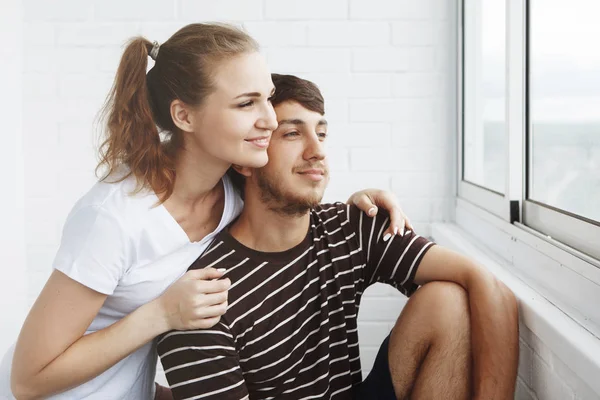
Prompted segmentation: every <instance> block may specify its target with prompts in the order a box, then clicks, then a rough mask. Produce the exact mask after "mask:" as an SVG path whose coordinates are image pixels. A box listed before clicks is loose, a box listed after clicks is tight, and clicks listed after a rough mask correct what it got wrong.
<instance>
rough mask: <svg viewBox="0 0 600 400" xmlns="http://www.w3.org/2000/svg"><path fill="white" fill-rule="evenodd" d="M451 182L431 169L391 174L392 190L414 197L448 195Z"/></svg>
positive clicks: (449, 194)
mask: <svg viewBox="0 0 600 400" xmlns="http://www.w3.org/2000/svg"><path fill="white" fill-rule="evenodd" d="M451 188H452V182H451V181H450V180H449V179H447V177H446V176H445V175H442V174H439V173H438V172H433V171H415V172H410V173H409V172H404V173H402V174H394V175H392V191H393V192H394V193H399V194H400V195H411V196H415V197H424V198H430V197H444V196H447V197H450V196H451V195H452V189H451Z"/></svg>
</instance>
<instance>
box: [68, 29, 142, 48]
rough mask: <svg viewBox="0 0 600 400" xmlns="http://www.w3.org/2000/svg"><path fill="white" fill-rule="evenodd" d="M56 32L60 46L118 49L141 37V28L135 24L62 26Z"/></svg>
mask: <svg viewBox="0 0 600 400" xmlns="http://www.w3.org/2000/svg"><path fill="white" fill-rule="evenodd" d="M56 30H57V32H56V37H57V38H56V43H57V45H58V46H78V47H99V46H113V47H116V46H123V45H125V43H126V42H127V41H128V40H129V39H130V38H132V37H134V36H137V35H140V29H139V26H138V24H135V23H96V24H90V23H85V24H80V23H77V24H61V25H60V26H58V27H57V29H56Z"/></svg>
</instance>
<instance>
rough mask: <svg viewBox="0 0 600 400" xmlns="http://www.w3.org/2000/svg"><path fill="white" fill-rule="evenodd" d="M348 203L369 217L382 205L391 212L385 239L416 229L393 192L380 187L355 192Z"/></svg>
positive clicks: (375, 213)
mask: <svg viewBox="0 0 600 400" xmlns="http://www.w3.org/2000/svg"><path fill="white" fill-rule="evenodd" d="M346 203H347V204H354V205H355V206H357V207H358V208H360V209H361V210H362V211H363V212H364V213H366V214H367V215H368V216H369V217H374V216H375V215H377V210H378V207H382V208H383V209H384V210H386V211H387V212H388V213H389V214H390V226H389V227H388V229H386V231H385V234H384V236H383V240H386V241H387V240H388V239H389V238H390V237H391V236H392V235H396V234H400V236H403V235H404V231H405V229H406V230H414V228H413V226H412V224H411V223H410V220H409V219H408V217H407V216H406V214H404V211H402V208H400V204H399V203H398V199H397V198H396V196H395V195H394V194H393V193H390V192H387V191H385V190H380V189H365V190H361V191H360V192H356V193H354V194H353V195H352V196H350V198H349V199H348V201H346Z"/></svg>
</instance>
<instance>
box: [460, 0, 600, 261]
mask: <svg viewBox="0 0 600 400" xmlns="http://www.w3.org/2000/svg"><path fill="white" fill-rule="evenodd" d="M474 3H476V1H475V0H459V3H458V43H457V47H458V70H457V82H458V86H457V104H458V118H457V120H458V121H457V132H458V148H457V152H458V158H457V161H458V166H457V167H458V171H457V172H458V174H457V178H458V179H457V189H458V190H457V191H458V193H457V195H458V198H460V199H462V200H465V201H467V202H469V203H471V204H474V205H476V206H477V207H479V208H481V209H483V210H485V211H487V212H490V213H492V214H494V215H496V216H497V217H500V218H501V219H503V220H505V221H507V222H508V223H511V224H515V225H517V226H519V227H521V228H523V229H526V230H528V231H531V232H535V233H536V234H537V235H538V236H539V237H542V238H544V240H546V241H548V242H550V243H552V244H554V245H556V246H558V247H559V248H561V249H563V250H566V251H568V252H569V253H571V254H572V255H574V256H576V257H578V258H580V259H583V260H585V261H586V262H588V263H590V264H592V265H594V266H595V267H597V268H600V245H598V244H600V221H599V222H596V221H591V220H589V219H586V218H583V217H579V216H575V215H573V214H571V213H569V212H567V211H564V210H558V209H556V208H554V207H551V206H548V205H545V204H542V203H540V202H537V201H534V200H530V199H529V198H528V185H527V184H528V179H529V176H528V173H529V171H530V168H531V164H530V163H531V160H530V156H529V155H530V152H529V149H530V133H531V119H530V117H529V107H530V103H531V102H530V91H529V82H528V81H529V79H528V78H529V74H530V71H529V49H530V35H529V26H530V18H529V4H530V0H505V6H506V21H505V26H506V41H505V45H506V51H505V54H506V65H505V70H506V82H505V83H506V91H505V93H506V96H505V101H506V103H505V112H506V115H505V120H506V124H505V127H506V132H505V134H506V138H507V146H506V149H507V154H506V157H507V163H506V168H507V171H506V174H505V175H506V184H505V191H504V194H501V193H498V192H495V191H492V190H490V189H488V188H485V187H482V186H480V185H477V184H474V183H471V182H468V181H466V180H464V163H465V160H464V137H465V132H466V131H465V129H466V127H465V117H466V116H465V97H466V96H465V93H466V92H467V91H468V90H469V89H471V90H472V87H473V86H472V85H471V86H468V82H466V81H465V65H466V64H467V63H471V65H473V63H474V60H473V57H476V56H477V57H478V56H479V55H477V54H470V55H466V54H465V51H464V50H465V43H466V42H465V40H466V36H467V33H466V32H465V21H464V19H465V7H466V6H467V5H469V4H474ZM477 3H479V2H477ZM479 4H480V3H479ZM476 18H481V14H480V13H479V14H478V15H476ZM478 51H479V50H478ZM475 84H477V83H475Z"/></svg>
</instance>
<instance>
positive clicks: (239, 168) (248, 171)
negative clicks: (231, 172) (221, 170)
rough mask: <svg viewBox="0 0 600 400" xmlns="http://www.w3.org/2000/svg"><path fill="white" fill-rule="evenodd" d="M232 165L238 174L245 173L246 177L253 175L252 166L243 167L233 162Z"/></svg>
mask: <svg viewBox="0 0 600 400" xmlns="http://www.w3.org/2000/svg"><path fill="white" fill-rule="evenodd" d="M231 167H232V168H233V169H235V171H236V172H237V173H238V174H240V175H243V176H245V177H246V178H249V177H250V176H252V168H250V167H242V166H240V165H235V164H233V165H232V166H231Z"/></svg>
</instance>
